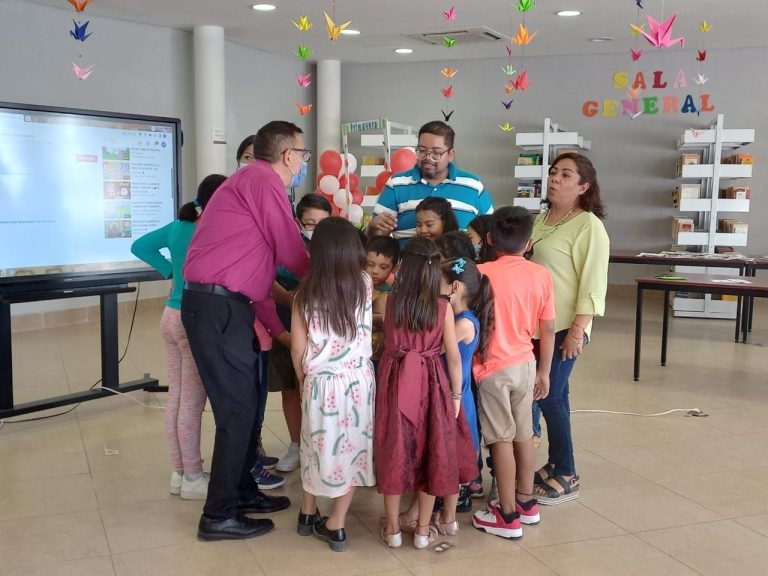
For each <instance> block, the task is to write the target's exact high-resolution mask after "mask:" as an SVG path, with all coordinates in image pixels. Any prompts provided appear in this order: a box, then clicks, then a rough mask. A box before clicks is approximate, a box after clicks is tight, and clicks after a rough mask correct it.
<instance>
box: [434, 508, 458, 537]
mask: <svg viewBox="0 0 768 576" xmlns="http://www.w3.org/2000/svg"><path fill="white" fill-rule="evenodd" d="M440 520H441V517H440V512H439V511H438V512H435V513H434V514H432V521H431V522H430V525H431V526H433V527H434V529H435V530H437V533H438V534H440V535H441V536H456V534H458V533H459V523H458V522H457V521H456V520H454V521H453V522H445V523H443V522H440Z"/></svg>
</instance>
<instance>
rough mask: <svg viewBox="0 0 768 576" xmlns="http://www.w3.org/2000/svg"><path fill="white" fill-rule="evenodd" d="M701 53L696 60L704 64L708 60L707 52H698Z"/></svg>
mask: <svg viewBox="0 0 768 576" xmlns="http://www.w3.org/2000/svg"><path fill="white" fill-rule="evenodd" d="M697 52H698V53H699V55H698V56H696V60H697V61H699V62H704V60H706V59H707V51H706V50H697Z"/></svg>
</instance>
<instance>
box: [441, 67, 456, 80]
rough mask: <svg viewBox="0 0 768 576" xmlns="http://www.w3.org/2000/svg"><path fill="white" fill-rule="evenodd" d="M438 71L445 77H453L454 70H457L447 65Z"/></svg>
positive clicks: (454, 74)
mask: <svg viewBox="0 0 768 576" xmlns="http://www.w3.org/2000/svg"><path fill="white" fill-rule="evenodd" d="M440 72H441V73H442V75H443V76H445V77H446V78H453V77H454V76H456V72H458V70H456V69H455V68H451V67H450V66H449V67H448V68H443V69H442V70H441V71H440Z"/></svg>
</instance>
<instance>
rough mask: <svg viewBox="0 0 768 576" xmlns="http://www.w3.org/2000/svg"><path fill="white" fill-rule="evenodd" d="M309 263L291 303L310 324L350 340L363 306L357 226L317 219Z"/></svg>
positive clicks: (361, 254)
mask: <svg viewBox="0 0 768 576" xmlns="http://www.w3.org/2000/svg"><path fill="white" fill-rule="evenodd" d="M309 254H310V260H311V262H312V267H311V269H310V271H309V273H308V274H307V276H306V277H305V278H304V280H303V281H302V282H301V284H300V285H299V288H298V291H297V292H296V298H295V300H294V305H295V306H296V309H297V310H298V311H299V312H300V313H301V315H302V316H303V317H304V320H305V321H306V322H307V324H309V323H310V322H311V321H312V320H313V319H315V320H316V321H317V322H318V323H319V325H320V329H321V330H323V331H326V332H331V331H332V332H334V333H336V334H338V335H339V336H342V337H344V338H345V339H346V340H353V339H354V338H355V335H356V334H357V326H358V324H359V323H360V318H359V317H358V315H357V314H358V313H359V311H360V310H362V309H363V307H364V306H365V300H366V283H365V278H364V276H363V271H364V270H365V265H366V263H367V259H366V255H365V249H364V248H363V245H362V243H361V242H360V238H359V237H358V234H357V229H356V228H355V227H354V226H352V224H350V223H349V222H348V221H347V220H345V219H344V218H339V217H337V216H331V217H329V218H324V219H323V220H321V221H320V222H318V224H317V226H316V227H315V232H314V234H313V235H312V243H311V245H310V252H309Z"/></svg>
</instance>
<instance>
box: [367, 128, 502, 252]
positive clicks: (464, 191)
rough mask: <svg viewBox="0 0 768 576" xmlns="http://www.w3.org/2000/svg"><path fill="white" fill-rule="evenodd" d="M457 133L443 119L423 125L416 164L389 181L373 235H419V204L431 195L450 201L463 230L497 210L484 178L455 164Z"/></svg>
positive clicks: (403, 237)
mask: <svg viewBox="0 0 768 576" xmlns="http://www.w3.org/2000/svg"><path fill="white" fill-rule="evenodd" d="M454 136H455V133H454V131H453V128H451V127H450V126H448V124H446V123H445V122H441V121H439V120H435V121H433V122H428V123H426V124H424V126H422V127H421V129H420V130H419V144H418V146H417V148H416V166H415V167H414V168H413V170H411V171H409V172H401V173H399V174H395V175H393V176H392V177H391V178H390V179H389V181H388V182H387V185H386V186H385V187H384V190H382V192H381V195H380V196H379V201H378V203H377V204H376V206H375V207H374V209H373V215H374V217H373V219H372V220H371V222H370V224H369V225H368V231H369V234H370V235H371V236H387V235H389V234H392V236H394V237H395V238H396V239H397V240H399V241H400V243H401V244H403V243H404V242H405V241H406V240H408V239H410V238H413V237H414V236H416V206H417V205H418V204H419V202H421V201H422V200H424V198H426V197H427V196H439V197H441V198H445V199H446V200H448V201H449V202H450V203H451V206H452V207H453V211H454V213H455V214H456V219H457V220H458V222H459V228H461V229H462V230H466V228H467V226H468V225H469V223H470V222H471V221H472V220H473V219H474V218H475V216H479V215H483V214H490V213H492V212H493V201H492V200H491V195H490V194H489V193H488V191H487V190H486V189H485V188H484V187H483V183H482V182H480V179H479V178H478V177H477V176H475V175H473V174H470V173H469V172H464V171H462V170H459V169H458V168H456V166H455V165H454V164H453V159H454V157H455V150H454V148H453V140H454Z"/></svg>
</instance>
